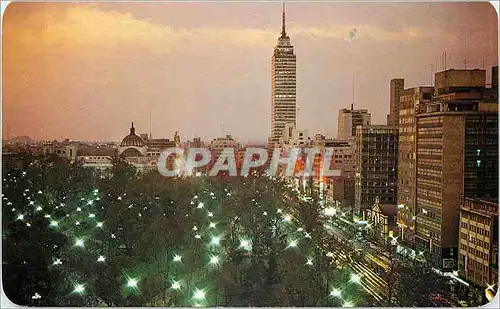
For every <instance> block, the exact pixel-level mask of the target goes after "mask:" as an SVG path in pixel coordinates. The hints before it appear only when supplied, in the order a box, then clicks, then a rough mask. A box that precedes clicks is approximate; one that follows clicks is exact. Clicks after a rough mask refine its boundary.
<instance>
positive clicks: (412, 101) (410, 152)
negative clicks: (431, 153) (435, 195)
mask: <svg viewBox="0 0 500 309" xmlns="http://www.w3.org/2000/svg"><path fill="white" fill-rule="evenodd" d="M433 92H434V88H433V87H414V88H409V89H405V90H403V91H402V92H401V97H400V100H399V137H398V153H399V157H398V199H397V204H398V205H399V209H398V225H399V226H400V229H401V231H400V233H399V235H400V236H401V240H402V241H403V242H405V243H407V244H412V243H413V239H414V233H415V218H414V217H415V215H416V212H415V210H416V208H415V203H416V194H417V187H416V178H417V165H416V160H417V117H416V115H417V113H418V111H419V108H422V107H423V106H424V105H425V103H426V102H430V100H431V99H432V94H433Z"/></svg>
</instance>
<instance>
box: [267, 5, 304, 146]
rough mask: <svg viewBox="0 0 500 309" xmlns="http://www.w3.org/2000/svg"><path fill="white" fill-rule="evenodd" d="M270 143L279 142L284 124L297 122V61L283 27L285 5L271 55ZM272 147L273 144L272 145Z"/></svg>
mask: <svg viewBox="0 0 500 309" xmlns="http://www.w3.org/2000/svg"><path fill="white" fill-rule="evenodd" d="M271 72H272V93H271V95H272V99H271V103H272V105H271V136H270V138H269V141H270V143H271V144H274V143H277V142H279V139H280V137H281V134H282V132H283V129H284V128H285V125H286V124H288V123H290V124H293V125H296V124H297V98H296V95H297V80H296V79H297V62H296V56H295V54H294V47H293V45H291V44H290V37H289V36H288V34H287V33H286V28H285V6H284V4H283V20H282V30H281V36H280V37H279V38H278V44H277V45H276V46H275V47H274V54H273V57H272V66H271ZM272 147H273V146H272Z"/></svg>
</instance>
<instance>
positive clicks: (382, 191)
mask: <svg viewBox="0 0 500 309" xmlns="http://www.w3.org/2000/svg"><path fill="white" fill-rule="evenodd" d="M397 164H398V127H394V126H385V125H371V126H358V127H357V131H356V175H355V177H356V178H355V179H356V183H355V188H356V189H355V195H356V196H355V203H354V215H355V216H356V215H364V214H365V212H364V211H363V210H365V209H371V208H372V206H373V204H374V203H375V200H377V199H378V200H379V202H380V204H396V199H397V175H398V171H397V167H398V165H397Z"/></svg>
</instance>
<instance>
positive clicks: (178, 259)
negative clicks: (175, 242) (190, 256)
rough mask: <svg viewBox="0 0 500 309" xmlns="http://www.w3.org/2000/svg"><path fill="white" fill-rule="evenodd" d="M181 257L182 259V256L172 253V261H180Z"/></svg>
mask: <svg viewBox="0 0 500 309" xmlns="http://www.w3.org/2000/svg"><path fill="white" fill-rule="evenodd" d="M181 259H182V256H180V255H177V254H176V255H174V262H180V261H181Z"/></svg>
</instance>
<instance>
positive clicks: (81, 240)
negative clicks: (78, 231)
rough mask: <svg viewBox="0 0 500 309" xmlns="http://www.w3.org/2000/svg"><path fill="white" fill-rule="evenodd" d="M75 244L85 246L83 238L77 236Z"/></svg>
mask: <svg viewBox="0 0 500 309" xmlns="http://www.w3.org/2000/svg"><path fill="white" fill-rule="evenodd" d="M75 246H77V247H84V246H85V243H84V241H83V239H81V238H77V239H76V241H75Z"/></svg>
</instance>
